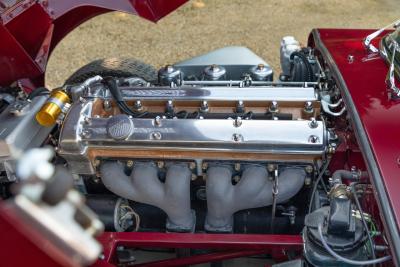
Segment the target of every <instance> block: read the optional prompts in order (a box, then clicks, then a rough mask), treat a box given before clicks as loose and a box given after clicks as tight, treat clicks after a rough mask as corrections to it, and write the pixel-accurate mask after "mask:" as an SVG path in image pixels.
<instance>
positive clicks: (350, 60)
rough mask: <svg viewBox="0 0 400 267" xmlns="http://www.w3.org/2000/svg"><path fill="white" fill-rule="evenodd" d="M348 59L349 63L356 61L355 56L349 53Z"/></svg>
mask: <svg viewBox="0 0 400 267" xmlns="http://www.w3.org/2000/svg"><path fill="white" fill-rule="evenodd" d="M347 61H348V62H349V64H351V63H353V62H354V56H353V55H348V56H347Z"/></svg>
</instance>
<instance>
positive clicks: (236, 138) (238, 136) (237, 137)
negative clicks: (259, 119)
mask: <svg viewBox="0 0 400 267" xmlns="http://www.w3.org/2000/svg"><path fill="white" fill-rule="evenodd" d="M232 138H233V141H235V142H241V141H243V136H242V135H241V134H238V133H234V134H233V136H232Z"/></svg>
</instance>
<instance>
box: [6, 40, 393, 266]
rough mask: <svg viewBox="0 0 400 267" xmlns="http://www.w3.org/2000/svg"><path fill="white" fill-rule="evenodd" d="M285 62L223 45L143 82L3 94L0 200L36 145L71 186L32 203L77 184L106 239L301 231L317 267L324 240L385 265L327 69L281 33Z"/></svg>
mask: <svg viewBox="0 0 400 267" xmlns="http://www.w3.org/2000/svg"><path fill="white" fill-rule="evenodd" d="M280 59H281V68H282V73H281V74H280V75H279V77H278V78H275V80H274V73H273V70H272V69H271V68H270V66H269V65H268V63H267V62H265V61H264V60H263V59H261V58H260V57H258V56H257V55H256V54H254V53H253V52H252V51H250V50H249V49H247V48H245V47H226V48H221V49H218V50H216V51H213V52H210V53H208V54H206V55H202V56H199V57H196V58H192V59H189V60H186V61H182V62H180V63H176V64H172V65H166V66H165V67H162V68H161V69H160V70H158V71H157V72H156V73H154V72H155V71H153V70H152V74H151V75H148V76H151V77H152V78H151V79H150V80H146V79H145V78H144V77H143V76H142V77H141V76H140V75H132V76H130V75H128V74H126V73H124V74H123V75H121V74H120V73H119V72H118V70H114V74H115V75H112V74H110V73H106V74H105V73H104V72H103V73H102V72H99V73H91V75H86V76H85V75H82V76H81V77H80V78H79V79H75V81H72V80H70V81H67V83H66V84H64V85H63V86H62V87H60V88H55V89H53V90H51V91H49V90H47V89H45V88H38V89H37V90H35V91H33V92H31V93H30V94H25V93H24V92H22V91H18V92H17V93H15V91H12V92H11V90H8V89H7V88H2V91H1V93H0V99H1V105H0V111H1V114H0V182H1V184H0V187H1V191H0V192H1V195H2V198H3V199H7V198H9V197H11V195H13V194H14V193H15V190H14V191H13V190H12V187H13V184H18V183H19V181H20V179H21V178H20V176H21V175H19V174H18V170H17V169H18V167H17V166H18V160H17V159H19V158H20V155H22V154H23V152H24V151H26V150H28V149H32V148H37V147H41V146H43V145H44V146H45V147H52V148H53V149H54V151H55V156H54V158H53V159H52V160H51V162H52V164H53V165H55V166H56V171H55V172H57V166H61V167H62V168H63V170H64V171H67V172H68V175H69V176H70V177H71V180H73V182H72V184H71V185H69V184H65V183H61V182H59V183H57V185H54V183H53V184H52V188H55V186H59V187H61V186H65V188H62V189H59V188H57V189H54V191H52V192H53V193H52V194H50V193H46V192H45V193H43V192H41V193H40V194H39V195H40V196H39V197H38V198H35V201H37V203H40V205H42V204H43V203H44V204H43V205H50V206H57V203H59V202H60V201H61V199H62V197H64V196H65V195H66V194H65V192H64V191H66V190H67V191H68V190H69V189H70V188H72V187H73V188H75V190H77V191H79V192H80V193H82V194H83V195H84V196H85V198H86V204H87V206H88V207H89V208H90V209H91V210H92V211H93V212H94V213H93V214H91V213H90V212H88V211H85V212H83V213H84V214H86V215H85V216H86V217H87V218H88V220H90V219H93V220H95V219H94V217H96V216H97V217H98V218H99V220H100V221H101V222H102V223H103V224H104V227H105V230H106V231H110V232H132V231H135V232H167V233H214V234H215V233H225V234H266V235H270V234H275V235H278V234H284V235H301V236H302V238H303V240H304V251H303V253H304V256H305V259H306V261H307V262H308V264H311V265H313V266H337V264H338V262H339V260H338V258H337V257H335V256H334V255H333V254H332V253H331V252H327V251H329V250H327V246H328V248H330V249H331V250H333V253H336V254H340V255H342V256H343V257H346V258H347V259H350V260H353V261H365V262H366V263H368V259H372V260H376V262H377V263H379V262H380V261H378V260H381V261H382V257H383V258H384V259H385V260H387V259H389V258H388V257H390V256H381V258H378V256H377V255H375V254H379V253H380V254H379V255H381V254H382V253H383V254H385V253H384V252H385V251H386V250H387V244H386V241H385V240H386V237H385V233H384V231H383V229H382V222H381V221H380V218H379V215H378V216H377V212H379V211H378V208H377V204H376V202H375V199H374V195H373V192H372V189H371V184H370V183H369V177H368V172H367V170H366V166H365V163H364V161H363V157H362V155H361V152H360V150H359V148H358V145H357V141H356V139H355V136H354V133H353V130H352V125H351V121H350V119H349V117H348V116H347V115H346V114H347V113H346V107H345V105H344V101H343V100H342V97H341V93H340V91H339V89H338V87H337V85H336V82H335V80H334V79H333V78H332V77H331V75H330V74H331V73H330V70H329V69H328V68H327V67H326V63H325V62H324V59H323V58H322V57H321V56H320V55H319V53H318V51H315V50H314V49H312V48H309V47H301V46H300V44H299V42H298V41H296V40H295V39H294V38H293V37H289V36H288V37H285V38H283V39H282V42H281V50H280ZM143 69H145V68H144V67H143V68H142V70H143ZM16 155H18V156H16ZM33 157H34V156H33ZM25 160H26V159H25ZM28 161H33V162H34V161H35V160H33V159H32V158H29V160H28ZM39 176H40V175H39ZM50 180H51V179H50ZM50 180H49V181H50ZM45 183H48V182H45ZM61 191H62V192H64V193H62V194H61V193H60V196H62V197H60V196H57V195H56V194H55V193H54V192H61ZM18 192H20V193H22V194H23V193H24V192H25V193H26V192H28V191H24V190H19V191H18ZM43 194H44V195H45V196H47V197H46V199H47V200H46V201H44V200H43V199H44V198H43ZM359 196H362V201H361V199H360V200H359ZM31 200H32V199H31ZM360 201H361V202H362V203H361V204H362V205H360ZM38 205H39V204H38ZM361 206H363V207H364V209H362V208H361ZM94 214H96V215H94ZM86 217H85V218H86ZM78 221H79V220H78ZM82 221H84V220H81V221H80V222H79V223H80V224H82V225H83V224H85V223H86V224H87V221H85V223H82ZM97 229H98V230H99V229H101V226H98V227H97ZM370 229H373V230H371V231H370ZM370 233H373V234H370ZM371 235H374V236H375V237H377V240H376V241H374V240H372V238H373V237H371ZM375 243H379V244H375ZM372 247H373V248H372ZM371 248H372V249H371ZM385 257H386V258H385ZM353 263H354V262H353ZM348 264H349V265H346V266H352V265H351V262H350V263H348ZM274 266H275V265H274ZM276 266H280V265H279V264H277V265H276ZM282 266H283V265H282ZM293 266H295V265H293ZM298 266H300V265H298Z"/></svg>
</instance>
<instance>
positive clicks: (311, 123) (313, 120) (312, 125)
mask: <svg viewBox="0 0 400 267" xmlns="http://www.w3.org/2000/svg"><path fill="white" fill-rule="evenodd" d="M308 125H309V126H310V128H312V129H315V128H317V127H318V121H317V120H316V119H315V118H314V117H312V118H311V120H310V122H309V123H308Z"/></svg>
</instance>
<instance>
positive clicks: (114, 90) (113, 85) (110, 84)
mask: <svg viewBox="0 0 400 267" xmlns="http://www.w3.org/2000/svg"><path fill="white" fill-rule="evenodd" d="M103 83H104V84H105V85H106V86H107V88H108V89H109V90H110V93H111V95H112V97H113V98H114V99H115V101H116V102H117V105H118V107H119V108H120V109H121V110H122V111H123V112H124V113H126V114H128V115H131V116H133V117H136V118H139V117H142V116H144V115H145V114H147V112H135V111H133V110H131V109H130V108H129V107H128V105H127V104H126V103H125V101H124V98H123V96H122V94H121V91H120V90H119V89H118V85H117V81H116V80H115V78H113V77H105V78H103Z"/></svg>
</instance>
